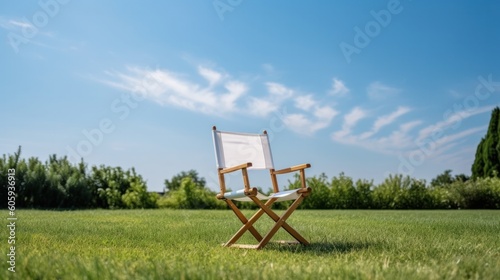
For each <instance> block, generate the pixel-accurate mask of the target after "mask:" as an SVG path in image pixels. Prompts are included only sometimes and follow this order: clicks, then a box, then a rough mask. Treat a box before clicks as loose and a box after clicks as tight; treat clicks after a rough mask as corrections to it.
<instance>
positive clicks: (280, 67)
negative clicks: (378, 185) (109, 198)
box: [0, 0, 500, 190]
mask: <svg viewBox="0 0 500 280" xmlns="http://www.w3.org/2000/svg"><path fill="white" fill-rule="evenodd" d="M0 11H1V12H0V36H2V38H3V40H2V44H0V52H1V54H2V55H1V62H2V63H1V66H0V67H1V68H2V71H1V73H2V78H1V83H0V94H1V97H2V98H1V103H0V104H1V106H0V107H1V110H0V117H1V119H2V120H3V121H2V122H1V123H0V129H1V131H2V133H1V134H0V153H2V154H11V153H13V152H14V151H15V150H16V148H17V146H19V145H21V146H22V147H23V154H24V157H31V156H36V157H39V158H40V159H41V160H46V159H47V158H48V155H49V154H54V153H55V154H58V155H67V156H68V157H69V158H70V159H71V160H72V161H73V162H77V161H78V158H79V157H80V156H81V157H83V158H84V160H85V161H86V162H87V163H88V164H89V165H100V164H105V165H111V166H122V167H124V168H130V167H135V168H136V170H137V171H138V173H140V174H142V175H143V177H144V178H145V179H146V180H147V181H148V186H149V189H150V190H161V189H162V188H163V180H164V179H167V178H171V176H173V175H175V174H177V173H178V172H180V171H185V170H189V169H195V170H197V171H198V172H199V174H200V175H201V176H203V177H205V178H206V180H207V182H208V184H209V186H210V187H211V188H212V189H217V188H218V187H217V179H216V177H215V174H216V173H215V157H214V152H213V144H212V139H211V127H212V125H217V127H218V128H219V129H221V130H228V131H243V132H260V131H262V130H263V129H266V130H267V131H268V132H269V134H270V136H271V145H272V148H273V154H274V160H275V165H276V168H284V167H287V166H289V165H295V164H299V163H305V162H308V163H311V164H312V168H311V169H310V170H308V175H318V174H321V173H323V172H324V173H325V174H326V175H328V176H329V177H332V176H336V175H338V174H339V173H340V172H345V174H346V175H348V176H351V177H353V178H355V179H358V178H366V179H374V180H375V182H380V181H381V180H383V178H385V177H386V176H387V175H388V174H395V173H403V174H407V175H411V176H413V177H416V178H422V179H427V180H430V179H432V178H434V177H435V176H436V175H437V174H439V173H442V172H443V171H444V170H445V169H452V170H453V171H454V173H466V174H470V166H471V164H472V162H473V159H474V154H475V149H476V146H477V144H478V142H479V140H480V139H481V137H483V136H484V134H485V133H486V129H487V124H488V121H489V117H490V112H491V110H492V109H493V107H494V106H497V105H498V104H499V101H500V98H499V93H500V67H499V64H500V56H499V54H498V50H499V49H500V33H499V32H498V27H499V26H500V4H499V3H498V2H497V1H409V0H401V1H395V0H390V1H386V0H384V1H308V2H307V3H306V2H305V1H248V0H220V1H211V0H210V1H71V0H64V1H63V0H59V1H57V0H41V1H40V2H37V1H22V2H21V1H15V2H13V1H2V2H0ZM230 178H234V180H233V179H230V180H231V181H230V182H232V183H231V184H234V186H236V185H238V184H240V183H239V180H240V179H239V178H238V177H237V176H232V177H230ZM254 178H255V179H254V181H252V182H253V183H254V184H255V185H260V186H262V187H264V189H266V188H267V186H268V185H269V182H268V180H267V177H266V176H264V175H263V174H260V173H255V175H254ZM287 179H288V177H284V178H282V180H281V182H280V185H286V183H287V182H286V181H287Z"/></svg>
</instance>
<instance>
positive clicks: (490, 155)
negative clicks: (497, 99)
mask: <svg viewBox="0 0 500 280" xmlns="http://www.w3.org/2000/svg"><path fill="white" fill-rule="evenodd" d="M499 140H500V108H499V107H496V108H495V109H493V112H492V113H491V119H490V124H489V126H488V131H487V133H486V136H485V137H484V138H482V139H481V141H480V142H479V145H478V146H477V150H476V158H475V160H474V163H473V164H472V168H471V169H472V178H483V177H494V176H496V175H497V174H499V173H500V141H499Z"/></svg>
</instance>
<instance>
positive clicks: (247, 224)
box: [224, 195, 309, 249]
mask: <svg viewBox="0 0 500 280" xmlns="http://www.w3.org/2000/svg"><path fill="white" fill-rule="evenodd" d="M304 196H305V195H301V196H299V197H298V198H297V199H296V200H295V201H294V202H293V203H292V205H290V207H289V208H288V209H287V210H286V211H285V213H283V215H281V217H280V216H278V215H277V214H276V213H274V212H273V210H271V208H270V207H271V205H272V204H273V203H274V202H275V201H276V200H277V199H276V198H271V199H270V200H268V201H267V202H266V203H262V201H260V200H259V199H257V198H256V197H255V196H250V198H251V199H252V200H253V202H254V203H255V204H257V205H258V206H259V207H260V209H259V210H258V211H257V212H256V213H255V214H254V215H253V216H252V217H251V218H250V219H247V218H246V217H245V215H243V213H241V211H240V209H238V207H236V205H235V204H234V203H233V202H232V201H231V200H230V199H227V200H226V203H227V204H228V205H229V207H230V208H231V209H232V210H233V212H234V213H235V214H236V216H237V217H238V218H239V220H240V221H241V222H242V223H243V226H242V227H241V228H240V229H239V230H238V231H237V232H236V233H235V234H234V235H233V237H231V239H229V241H228V242H226V243H225V244H224V246H226V247H238V248H247V249H261V248H263V247H264V246H266V245H267V243H268V242H269V241H270V240H271V238H272V237H273V236H274V234H276V232H277V231H278V230H279V229H280V228H281V227H282V228H283V229H285V230H286V231H287V232H288V233H289V234H290V235H291V236H293V237H294V238H295V239H296V240H297V241H296V242H285V243H300V244H303V245H309V242H308V241H307V240H306V239H305V238H304V237H302V235H300V234H299V233H298V232H297V231H296V230H295V229H293V228H292V227H291V226H290V225H288V224H287V223H286V220H287V219H288V217H290V215H291V214H292V213H293V211H295V209H297V207H298V206H299V205H300V203H301V202H302V200H303V199H304ZM264 213H266V214H267V215H268V216H269V217H270V218H271V219H273V220H274V222H275V224H274V226H273V227H272V228H271V229H270V230H269V232H268V233H267V234H266V235H265V236H264V237H262V236H261V235H260V234H259V232H258V231H257V230H256V229H255V228H254V227H253V224H254V223H255V222H256V221H257V220H258V219H259V218H260V217H261V216H262V215H263V214H264ZM247 230H248V231H250V233H251V234H252V235H253V236H254V237H255V239H257V241H259V244H257V245H243V244H235V243H236V241H238V239H240V237H241V236H242V235H243V234H244V233H245V232H246V231H247Z"/></svg>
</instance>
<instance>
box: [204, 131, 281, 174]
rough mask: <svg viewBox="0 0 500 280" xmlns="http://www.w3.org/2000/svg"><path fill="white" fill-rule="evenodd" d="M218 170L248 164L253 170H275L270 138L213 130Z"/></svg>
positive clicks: (264, 135)
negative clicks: (250, 164) (249, 163)
mask: <svg viewBox="0 0 500 280" xmlns="http://www.w3.org/2000/svg"><path fill="white" fill-rule="evenodd" d="M213 138H214V147H215V158H216V160H217V168H226V167H232V166H236V165H239V164H244V163H247V162H251V163H252V167H250V168H253V169H271V168H274V164H273V157H272V155H271V147H270V146H269V138H268V136H267V134H266V133H264V134H249V133H234V132H222V131H218V130H213Z"/></svg>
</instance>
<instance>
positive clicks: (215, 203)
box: [158, 176, 225, 209]
mask: <svg viewBox="0 0 500 280" xmlns="http://www.w3.org/2000/svg"><path fill="white" fill-rule="evenodd" d="M198 182H200V181H198ZM203 182H204V180H203ZM215 195H216V193H215V192H213V191H211V190H209V189H208V188H206V187H205V186H204V185H199V183H197V182H196V181H193V179H192V178H191V177H190V176H187V177H184V178H182V181H181V185H180V187H179V188H178V189H176V190H173V191H170V192H169V193H168V194H167V195H166V196H164V197H163V198H161V199H160V200H159V202H158V206H159V207H161V208H174V209H223V208H224V206H225V203H223V202H222V201H219V200H218V199H217V198H216V197H215Z"/></svg>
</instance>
